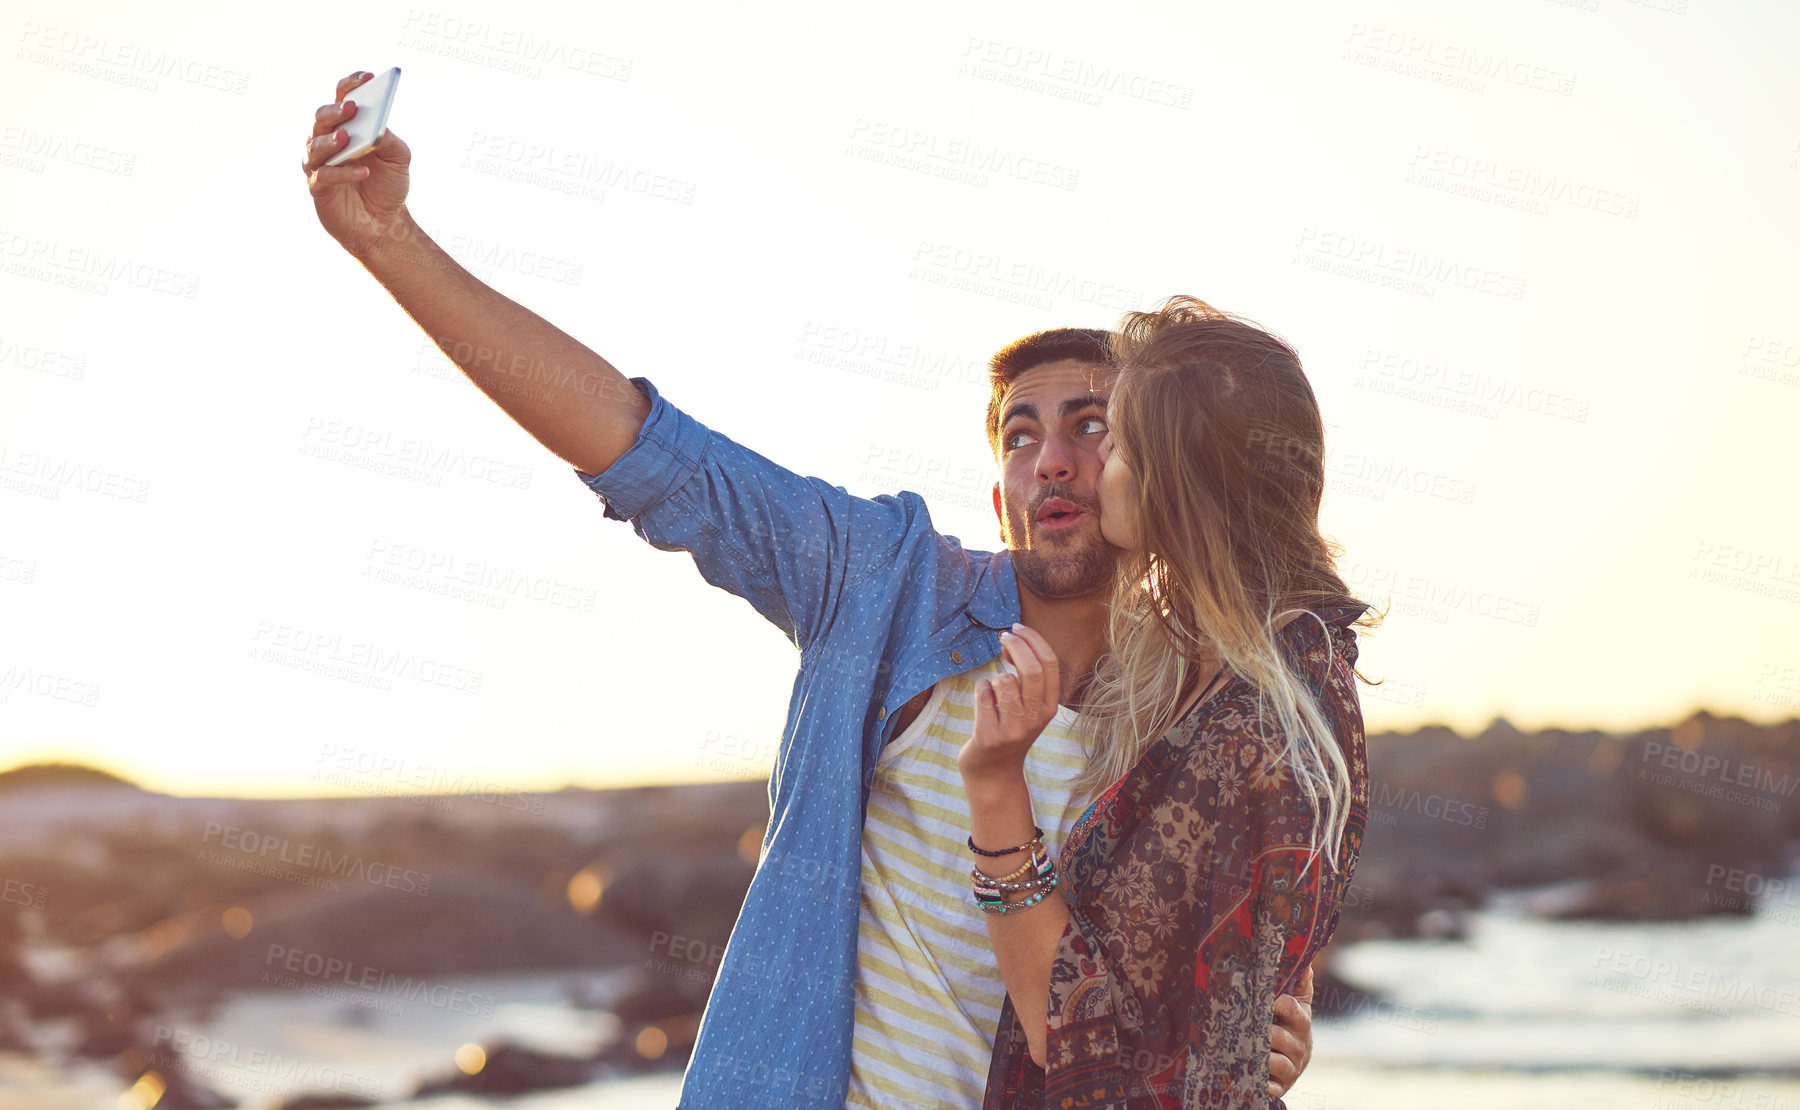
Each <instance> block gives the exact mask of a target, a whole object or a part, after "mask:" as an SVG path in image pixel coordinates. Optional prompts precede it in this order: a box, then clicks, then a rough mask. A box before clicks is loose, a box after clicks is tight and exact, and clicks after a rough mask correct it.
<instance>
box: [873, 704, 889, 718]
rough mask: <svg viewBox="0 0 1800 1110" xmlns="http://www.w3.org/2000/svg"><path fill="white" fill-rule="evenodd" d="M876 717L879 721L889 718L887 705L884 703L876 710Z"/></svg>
mask: <svg viewBox="0 0 1800 1110" xmlns="http://www.w3.org/2000/svg"><path fill="white" fill-rule="evenodd" d="M875 719H876V720H877V721H885V720H887V706H885V705H884V706H882V707H881V708H880V709H877V710H876V711H875Z"/></svg>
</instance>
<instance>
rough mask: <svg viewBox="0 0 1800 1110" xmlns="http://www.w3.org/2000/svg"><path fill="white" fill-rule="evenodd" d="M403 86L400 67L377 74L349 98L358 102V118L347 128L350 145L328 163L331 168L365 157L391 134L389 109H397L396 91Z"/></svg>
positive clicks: (348, 95) (327, 161) (347, 98)
mask: <svg viewBox="0 0 1800 1110" xmlns="http://www.w3.org/2000/svg"><path fill="white" fill-rule="evenodd" d="M399 84H400V67H399V66H395V67H394V68H393V69H390V70H388V71H387V72H386V73H377V74H376V75H375V76H373V77H371V78H369V79H368V80H367V81H364V82H363V83H362V84H360V85H358V86H356V87H355V88H354V89H351V90H350V92H349V93H348V94H346V95H345V97H344V99H345V100H354V101H356V115H354V116H352V117H350V122H348V123H346V124H344V127H343V129H344V131H345V133H346V134H347V135H348V136H349V142H347V143H345V144H344V149H342V150H340V151H338V152H337V153H336V154H334V155H332V156H331V157H330V158H327V159H326V160H325V164H326V165H327V166H336V165H341V164H342V163H344V162H349V161H352V160H353V159H357V158H361V157H362V156H363V155H365V154H367V153H369V151H371V150H374V149H375V144H376V143H378V142H380V141H381V136H383V135H385V134H386V133H387V118H388V109H389V108H392V107H393V106H394V90H395V88H397V87H398V86H399Z"/></svg>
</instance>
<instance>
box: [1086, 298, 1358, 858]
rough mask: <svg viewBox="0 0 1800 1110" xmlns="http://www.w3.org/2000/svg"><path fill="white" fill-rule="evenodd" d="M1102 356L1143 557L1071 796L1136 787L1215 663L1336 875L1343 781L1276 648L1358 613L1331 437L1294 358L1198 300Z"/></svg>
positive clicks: (1118, 591) (1117, 623)
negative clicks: (1332, 530)
mask: <svg viewBox="0 0 1800 1110" xmlns="http://www.w3.org/2000/svg"><path fill="white" fill-rule="evenodd" d="M1113 355H1114V361H1115V365H1117V366H1118V368H1119V377H1118V381H1117V383H1116V384H1115V385H1114V386H1113V390H1112V394H1111V397H1110V399H1109V400H1108V402H1107V422H1108V425H1109V427H1110V430H1111V433H1112V447H1113V450H1114V451H1118V452H1121V453H1122V454H1123V461H1124V462H1125V463H1126V465H1127V466H1129V467H1130V469H1131V471H1132V472H1133V474H1134V475H1135V476H1136V479H1137V491H1138V505H1137V525H1138V547H1137V550H1134V551H1126V552H1122V553H1121V554H1120V558H1119V560H1118V565H1119V574H1118V579H1117V581H1116V582H1115V585H1114V593H1113V605H1112V615H1111V621H1110V627H1109V629H1108V651H1107V652H1106V654H1105V655H1103V656H1102V657H1101V659H1100V662H1099V664H1098V666H1097V667H1096V669H1095V672H1094V677H1093V679H1092V681H1091V683H1090V684H1089V687H1088V690H1087V696H1086V698H1085V700H1084V705H1083V708H1082V714H1081V721H1082V729H1083V731H1084V732H1085V733H1086V734H1087V738H1088V742H1089V751H1090V753H1091V754H1090V759H1089V762H1088V766H1087V769H1086V771H1085V772H1084V773H1083V774H1082V775H1081V776H1080V778H1079V779H1077V781H1076V782H1075V784H1074V786H1075V790H1076V792H1077V794H1078V795H1092V794H1094V793H1097V792H1098V791H1100V790H1103V789H1105V788H1106V787H1107V786H1108V785H1110V784H1111V783H1112V782H1113V781H1115V780H1116V779H1118V778H1119V777H1120V776H1122V775H1124V774H1125V773H1126V772H1127V771H1129V770H1130V769H1131V768H1132V766H1133V765H1134V764H1136V763H1137V761H1138V759H1139V758H1140V757H1141V756H1142V755H1143V754H1144V751H1145V749H1147V748H1148V747H1149V746H1150V744H1151V743H1152V742H1154V741H1155V740H1156V739H1157V738H1158V737H1159V736H1161V735H1162V734H1163V733H1165V732H1166V731H1168V729H1169V728H1170V726H1172V725H1173V724H1174V723H1175V719H1176V718H1175V714H1176V710H1177V709H1178V708H1180V706H1181V705H1182V703H1183V702H1184V701H1185V700H1186V699H1187V698H1188V696H1189V695H1191V694H1192V693H1193V692H1194V691H1195V690H1196V689H1197V688H1198V685H1199V682H1200V681H1201V680H1202V679H1204V678H1206V677H1208V676H1209V675H1210V674H1211V673H1212V666H1213V664H1214V663H1222V664H1223V666H1224V667H1225V668H1227V670H1228V671H1229V672H1230V677H1233V678H1242V679H1246V680H1248V681H1249V682H1250V684H1251V685H1252V686H1253V687H1254V688H1255V690H1256V691H1257V692H1258V695H1259V696H1260V697H1261V699H1262V702H1263V707H1264V711H1265V714H1267V716H1268V717H1270V718H1272V719H1273V721H1274V722H1275V723H1276V725H1277V727H1278V728H1279V729H1280V734H1281V735H1280V737H1279V738H1277V741H1278V742H1279V743H1281V744H1283V745H1284V746H1285V759H1286V763H1287V765H1288V767H1289V770H1290V773H1292V774H1293V776H1294V779H1295V780H1296V782H1297V783H1298V784H1299V785H1300V787H1301V788H1302V789H1303V790H1304V791H1305V792H1306V794H1307V796H1308V797H1309V798H1310V799H1311V800H1312V802H1313V809H1314V814H1315V822H1314V843H1315V844H1319V845H1321V846H1322V847H1324V848H1325V849H1326V853H1325V854H1326V856H1327V858H1328V859H1330V860H1332V861H1333V862H1334V863H1335V861H1336V857H1337V851H1338V844H1339V840H1340V839H1341V837H1342V834H1343V828H1344V821H1345V815H1346V809H1345V806H1346V803H1347V801H1348V798H1349V791H1350V778H1349V773H1348V768H1347V766H1346V764H1345V759H1344V753H1343V750H1342V748H1341V747H1340V745H1339V743H1338V740H1337V738H1336V737H1334V736H1333V735H1332V730H1331V726H1330V723H1329V722H1328V721H1327V720H1326V718H1325V716H1324V714H1323V713H1322V712H1321V711H1320V708H1319V703H1318V701H1317V699H1316V698H1315V697H1314V696H1313V694H1312V693H1311V691H1310V690H1309V688H1308V683H1307V680H1306V679H1305V677H1303V676H1302V675H1299V674H1297V673H1295V672H1294V671H1293V670H1291V669H1290V667H1289V665H1288V663H1287V662H1286V661H1285V660H1284V658H1283V656H1282V653H1281V652H1280V650H1279V649H1278V647H1277V644H1276V638H1275V632H1276V624H1277V623H1278V622H1279V621H1280V620H1281V618H1282V617H1283V616H1285V615H1286V614H1289V613H1296V612H1298V613H1301V614H1304V613H1305V612H1306V611H1307V610H1313V609H1318V608H1321V607H1323V606H1326V605H1333V604H1358V602H1357V601H1356V599H1355V598H1354V597H1353V596H1352V595H1351V593H1350V591H1349V589H1348V588H1347V587H1346V586H1345V585H1344V582H1343V579H1342V578H1340V577H1339V576H1338V573H1337V570H1336V566H1335V562H1334V560H1335V558H1336V556H1337V554H1338V551H1337V549H1336V547H1335V546H1334V545H1333V544H1332V543H1331V542H1330V541H1328V540H1326V539H1325V538H1324V537H1323V536H1322V535H1320V533H1319V502H1320V500H1321V498H1322V497H1323V495H1324V490H1325V469H1324V427H1323V423H1322V422H1321V420H1320V417H1319V406H1318V402H1317V401H1316V400H1315V399H1314V397H1313V392H1312V387H1311V386H1310V385H1309V384H1308V383H1307V381H1306V375H1305V373H1303V372H1302V370H1301V369H1300V358H1299V356H1298V355H1296V354H1295V353H1294V350H1293V348H1291V347H1289V346H1288V345H1287V344H1286V343H1284V342H1283V341H1282V340H1280V339H1278V338H1276V337H1275V336H1273V335H1271V334H1269V333H1268V332H1266V331H1264V330H1262V329H1261V328H1258V327H1256V326H1255V325H1253V324H1251V323H1249V322H1248V321H1245V320H1243V319H1241V318H1238V317H1236V316H1232V315H1230V314H1227V313H1224V312H1220V311H1219V310H1217V309H1215V308H1213V307H1212V306H1211V305H1209V304H1207V303H1206V302H1204V301H1200V300H1196V299H1195V298H1192V297H1171V298H1170V299H1169V300H1167V301H1165V302H1164V303H1163V304H1162V305H1161V306H1160V307H1159V308H1158V309H1157V310H1156V311H1154V312H1133V313H1129V314H1127V315H1126V317H1125V319H1124V321H1123V323H1122V324H1121V326H1120V328H1119V331H1118V333H1117V334H1116V335H1115V336H1114V339H1113ZM1294 619H1296V620H1312V619H1316V618H1313V617H1310V616H1306V615H1300V616H1296V617H1295V618H1294ZM1357 623H1359V624H1364V625H1373V624H1375V623H1377V618H1374V617H1373V616H1370V615H1365V616H1364V617H1362V618H1361V619H1360V620H1359V621H1358V622H1357ZM1228 681H1229V679H1228Z"/></svg>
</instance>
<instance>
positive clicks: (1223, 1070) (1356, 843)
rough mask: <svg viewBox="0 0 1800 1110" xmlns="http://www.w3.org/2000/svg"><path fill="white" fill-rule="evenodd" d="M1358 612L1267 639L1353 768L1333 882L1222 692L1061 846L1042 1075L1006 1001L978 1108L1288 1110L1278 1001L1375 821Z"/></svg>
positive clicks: (1267, 741) (1241, 700)
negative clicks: (1275, 1051)
mask: <svg viewBox="0 0 1800 1110" xmlns="http://www.w3.org/2000/svg"><path fill="white" fill-rule="evenodd" d="M1365 608H1367V606H1364V605H1361V604H1355V605H1341V606H1335V607H1329V608H1324V609H1320V610H1319V611H1318V615H1319V617H1320V620H1313V619H1312V618H1311V617H1309V616H1305V615H1302V616H1299V617H1295V618H1294V619H1293V620H1291V621H1289V622H1288V623H1287V624H1286V625H1284V626H1283V627H1282V628H1281V629H1280V630H1279V631H1278V632H1277V638H1278V641H1279V642H1280V644H1281V646H1282V649H1283V650H1284V651H1286V652H1288V653H1290V654H1289V658H1290V659H1292V658H1294V654H1293V653H1296V652H1297V653H1298V655H1299V658H1300V660H1301V661H1302V667H1301V673H1303V674H1304V675H1306V676H1307V681H1308V683H1309V685H1310V686H1311V688H1312V691H1313V694H1314V696H1315V697H1318V698H1319V699H1320V708H1321V709H1322V710H1323V711H1324V714H1325V718H1326V720H1327V721H1330V722H1331V724H1332V732H1333V734H1334V735H1335V736H1336V737H1337V739H1338V742H1339V743H1340V744H1341V745H1342V747H1343V751H1344V754H1345V757H1346V759H1347V760H1348V762H1349V769H1350V783H1351V788H1352V791H1351V795H1352V796H1351V797H1350V798H1349V799H1348V805H1347V808H1348V810H1349V820H1348V823H1347V824H1346V826H1345V828H1344V837H1343V846H1342V850H1341V851H1340V852H1339V853H1338V867H1337V870H1336V871H1335V872H1334V871H1332V870H1330V869H1329V868H1325V867H1324V866H1323V864H1324V863H1325V860H1324V859H1323V858H1322V853H1320V852H1317V851H1315V850H1314V849H1312V848H1310V847H1309V846H1308V844H1307V840H1308V832H1309V829H1310V827H1311V822H1312V806H1311V803H1309V802H1308V801H1307V799H1306V796H1305V795H1304V794H1303V793H1302V792H1301V790H1300V789H1299V787H1298V786H1297V785H1296V784H1295V782H1294V779H1293V776H1292V775H1291V773H1290V771H1289V769H1288V767H1287V765H1286V762H1285V760H1284V759H1283V757H1282V749H1281V745H1280V732H1279V729H1278V727H1276V725H1275V722H1274V720H1273V717H1272V715H1271V716H1270V717H1269V719H1268V720H1267V722H1266V724H1265V722H1264V721H1263V719H1262V718H1261V716H1260V714H1259V711H1258V707H1257V700H1258V699H1257V696H1256V693H1255V690H1254V689H1253V688H1252V687H1251V685H1250V684H1249V683H1248V682H1246V681H1244V680H1243V679H1241V678H1240V679H1235V680H1233V681H1232V682H1231V683H1230V684H1229V685H1228V686H1226V687H1225V688H1224V689H1223V690H1220V691H1218V692H1216V693H1215V694H1213V696H1212V697H1210V698H1207V699H1204V700H1202V701H1201V702H1200V704H1199V705H1197V706H1196V707H1195V708H1194V709H1192V710H1190V711H1189V712H1188V714H1187V716H1185V717H1184V718H1182V719H1181V720H1180V721H1179V722H1177V723H1176V724H1175V725H1174V727H1172V728H1171V729H1170V730H1169V731H1168V732H1167V733H1165V734H1164V735H1163V736H1162V737H1161V738H1160V739H1158V740H1157V741H1156V742H1155V743H1154V744H1152V745H1151V746H1150V748H1149V749H1148V750H1147V751H1146V752H1145V754H1144V757H1143V758H1142V759H1141V760H1139V761H1138V764H1137V766H1135V767H1133V768H1132V769H1131V771H1130V772H1129V773H1128V774H1126V775H1125V777H1124V778H1122V779H1120V780H1119V781H1118V782H1116V783H1114V784H1113V785H1112V786H1111V787H1110V788H1108V789H1107V790H1106V791H1105V792H1104V793H1103V794H1101V795H1100V796H1099V797H1098V798H1096V799H1095V801H1094V804H1093V805H1092V806H1090V807H1089V808H1088V810H1087V812H1086V813H1085V814H1083V815H1082V818H1081V820H1080V821H1079V822H1078V823H1077V824H1076V826H1075V828H1074V829H1073V830H1071V832H1070V834H1069V837H1068V840H1067V843H1066V845H1065V846H1064V848H1063V852H1062V857H1061V858H1060V859H1059V860H1058V866H1059V870H1060V872H1061V875H1062V885H1061V891H1062V893H1063V896H1064V898H1065V899H1066V900H1067V901H1068V904H1069V910H1070V919H1069V925H1068V928H1067V929H1065V930H1064V932H1063V937H1062V942H1061V944H1060V946H1059V947H1058V949H1057V952H1056V957H1055V961H1054V963H1053V964H1052V966H1051V971H1050V1009H1049V1036H1048V1040H1047V1043H1046V1049H1045V1057H1046V1060H1047V1062H1048V1068H1047V1072H1046V1069H1044V1068H1039V1067H1038V1066H1037V1064H1035V1063H1033V1062H1032V1059H1031V1056H1030V1054H1029V1052H1028V1050H1027V1048H1026V1043H1025V1031H1024V1030H1023V1029H1022V1028H1021V1027H1020V1025H1019V1020H1018V1017H1017V1015H1016V1014H1015V1013H1014V1011H1013V1007H1012V1001H1011V1000H1010V999H1008V1000H1007V1002H1006V1004H1005V1006H1004V1008H1003V1009H1002V1011H1001V1014H1000V1028H999V1033H998V1036H997V1037H996V1038H995V1043H994V1055H993V1059H992V1061H991V1064H990V1069H989V1072H988V1088H987V1097H986V1100H985V1101H984V1102H983V1104H982V1105H983V1110H998V1108H1002V1107H1004V1108H1008V1110H1013V1108H1023V1107H1030V1108H1033V1110H1036V1108H1039V1107H1046V1108H1055V1110H1100V1108H1103V1107H1104V1108H1108V1110H1115V1108H1116V1110H1161V1108H1163V1107H1180V1108H1182V1110H1196V1108H1199V1107H1265V1106H1275V1107H1280V1106H1282V1103H1281V1102H1280V1101H1279V1100H1271V1099H1270V1098H1269V1093H1268V1090H1269V1089H1268V1080H1269V1032H1270V1027H1271V1025H1272V1024H1273V1023H1274V1020H1275V1018H1274V1006H1275V998H1276V996H1277V995H1280V994H1283V993H1285V992H1288V991H1290V990H1292V988H1293V987H1294V986H1295V984H1296V983H1297V982H1298V980H1299V977H1300V974H1301V972H1302V971H1304V970H1305V968H1306V966H1307V964H1308V963H1310V962H1311V960H1312V958H1313V956H1314V954H1315V953H1317V952H1318V951H1319V949H1321V948H1322V947H1324V945H1325V944H1326V942H1328V941H1329V940H1330V939H1331V935H1332V933H1333V932H1334V931H1335V930H1336V928H1337V921H1338V909H1339V906H1340V905H1341V904H1342V901H1343V896H1344V892H1345V891H1346V890H1347V889H1348V887H1349V885H1350V876H1351V873H1352V872H1353V871H1354V870H1355V867H1356V860H1357V853H1358V851H1359V850H1360V849H1361V846H1362V834H1363V824H1364V821H1365V820H1366V817H1367V813H1368V798H1369V789H1368V778H1369V776H1368V763H1367V759H1366V756H1365V753H1364V749H1363V728H1362V709H1361V704H1360V702H1359V701H1358V698H1357V693H1356V687H1355V679H1354V677H1353V676H1352V674H1351V667H1352V666H1354V665H1355V663H1356V635H1355V633H1354V632H1353V631H1352V630H1351V629H1350V627H1349V625H1350V622H1351V621H1353V620H1355V619H1356V617H1357V616H1358V615H1359V614H1360V613H1361V612H1362V611H1363V609H1365ZM1321 622H1323V624H1321ZM1327 630H1329V637H1328V636H1327ZM1264 733H1266V734H1267V737H1269V738H1264V736H1263V734H1264Z"/></svg>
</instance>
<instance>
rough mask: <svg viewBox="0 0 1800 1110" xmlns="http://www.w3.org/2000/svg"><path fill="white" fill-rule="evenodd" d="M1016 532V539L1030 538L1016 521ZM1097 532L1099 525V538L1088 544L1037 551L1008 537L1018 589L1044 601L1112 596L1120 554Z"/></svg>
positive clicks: (1014, 524)
mask: <svg viewBox="0 0 1800 1110" xmlns="http://www.w3.org/2000/svg"><path fill="white" fill-rule="evenodd" d="M1013 528H1014V530H1015V535H1016V534H1019V533H1021V532H1022V533H1023V535H1024V536H1025V537H1026V538H1027V539H1029V538H1030V535H1031V533H1030V532H1029V531H1028V530H1026V529H1027V528H1028V525H1022V524H1021V523H1020V522H1017V521H1015V522H1013ZM1098 532H1099V528H1098V525H1097V524H1096V527H1095V533H1096V534H1095V535H1094V536H1093V537H1092V539H1090V540H1088V541H1087V542H1083V543H1070V544H1064V543H1055V542H1052V543H1050V544H1045V545H1044V546H1042V547H1038V548H1035V549H1034V548H1022V547H1016V546H1013V538H1012V537H1010V536H1009V537H1008V538H1007V545H1008V546H1009V547H1010V548H1011V550H1012V559H1013V571H1014V573H1015V574H1016V575H1017V576H1018V579H1019V585H1021V586H1022V587H1024V588H1025V589H1027V590H1030V591H1031V593H1032V594H1033V595H1034V596H1036V597H1039V598H1041V599H1043V600H1045V601H1073V600H1076V599H1079V598H1090V597H1094V596H1097V595H1100V594H1104V593H1107V592H1109V591H1110V590H1111V589H1112V584H1113V574H1114V568H1115V564H1116V560H1117V558H1118V553H1117V552H1116V551H1114V550H1113V546H1112V545H1111V544H1109V543H1107V542H1106V540H1105V538H1104V537H1102V536H1100V535H1098Z"/></svg>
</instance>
